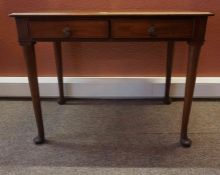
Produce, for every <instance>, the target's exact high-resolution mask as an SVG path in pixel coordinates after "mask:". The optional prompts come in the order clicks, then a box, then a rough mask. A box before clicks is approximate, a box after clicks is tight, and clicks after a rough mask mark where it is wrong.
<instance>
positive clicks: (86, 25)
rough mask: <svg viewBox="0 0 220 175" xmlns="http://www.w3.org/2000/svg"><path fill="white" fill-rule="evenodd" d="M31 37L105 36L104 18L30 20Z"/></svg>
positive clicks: (106, 23)
mask: <svg viewBox="0 0 220 175" xmlns="http://www.w3.org/2000/svg"><path fill="white" fill-rule="evenodd" d="M30 33H31V37H32V38H107V37H108V22H107V21H105V20H72V21H30Z"/></svg>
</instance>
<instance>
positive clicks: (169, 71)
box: [164, 41, 174, 104]
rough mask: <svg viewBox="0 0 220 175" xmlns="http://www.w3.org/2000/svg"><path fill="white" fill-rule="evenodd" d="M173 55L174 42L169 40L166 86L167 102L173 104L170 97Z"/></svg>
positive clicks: (165, 99) (165, 100)
mask: <svg viewBox="0 0 220 175" xmlns="http://www.w3.org/2000/svg"><path fill="white" fill-rule="evenodd" d="M173 55H174V42H173V41H168V43H167V63H166V64H167V65H166V88H165V98H164V103H165V104H171V102H172V101H171V98H170V84H171V76H172V67H173Z"/></svg>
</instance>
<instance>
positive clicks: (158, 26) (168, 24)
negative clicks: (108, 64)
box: [111, 18, 194, 38]
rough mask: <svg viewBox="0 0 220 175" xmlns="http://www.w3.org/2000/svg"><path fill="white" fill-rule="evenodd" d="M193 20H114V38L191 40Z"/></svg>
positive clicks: (112, 23)
mask: <svg viewBox="0 0 220 175" xmlns="http://www.w3.org/2000/svg"><path fill="white" fill-rule="evenodd" d="M193 22H194V21H193V20H192V19H185V18H183V19H178V20H177V19H133V20H130V19H128V20H125V19H119V20H112V21H111V25H112V37H113V38H152V37H154V38H191V37H192V35H193ZM150 29H152V31H150Z"/></svg>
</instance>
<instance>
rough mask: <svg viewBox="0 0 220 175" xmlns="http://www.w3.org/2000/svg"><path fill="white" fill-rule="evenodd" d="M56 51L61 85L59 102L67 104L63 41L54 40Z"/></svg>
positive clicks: (58, 76) (59, 83)
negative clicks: (64, 81) (64, 84)
mask: <svg viewBox="0 0 220 175" xmlns="http://www.w3.org/2000/svg"><path fill="white" fill-rule="evenodd" d="M54 52H55V60H56V69H57V78H58V85H59V100H58V103H59V104H61V105H62V104H65V98H64V90H63V64H62V49H61V42H59V41H58V42H54Z"/></svg>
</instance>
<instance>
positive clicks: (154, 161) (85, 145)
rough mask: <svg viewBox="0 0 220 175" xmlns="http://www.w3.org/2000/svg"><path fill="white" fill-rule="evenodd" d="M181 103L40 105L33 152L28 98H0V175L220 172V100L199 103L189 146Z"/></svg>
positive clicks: (113, 102)
mask: <svg viewBox="0 0 220 175" xmlns="http://www.w3.org/2000/svg"><path fill="white" fill-rule="evenodd" d="M182 107H183V102H182V101H174V102H173V103H172V104H171V105H164V104H163V103H161V102H160V101H147V100H74V101H68V102H67V104H66V105H58V104H57V103H56V101H54V100H50V101H43V102H42V109H43V116H44V121H45V123H44V124H45V132H46V139H47V143H46V144H43V145H40V146H36V145H34V144H33V141H32V139H33V137H35V136H36V125H35V119H34V114H33V109H32V103H31V101H29V100H26V101H19V100H14V101H13V100H0V174H8V175H12V174H16V175H17V174H19V175H20V174H21V175H23V174H25V175H26V174H27V175H32V174H33V175H35V174H37V175H38V174H39V175H41V174H42V175H43V174H47V175H50V174H55V175H56V174H57V175H58V174H59V175H62V174H65V175H69V174H77V175H78V174H92V175H93V174H94V175H97V174H98V175H99V174H100V175H110V174H117V175H125V174H126V175H127V174H128V175H130V174H150V175H151V174H154V175H155V174H156V175H157V174H171V175H172V174H180V175H182V174H184V175H186V174H204V175H206V174H210V175H212V174H213V175H214V174H220V102H219V101H195V102H194V103H193V107H192V113H191V118H190V125H189V136H190V138H191V139H192V141H193V145H192V147H191V148H182V147H180V145H179V131H180V123H181V114H182Z"/></svg>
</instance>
